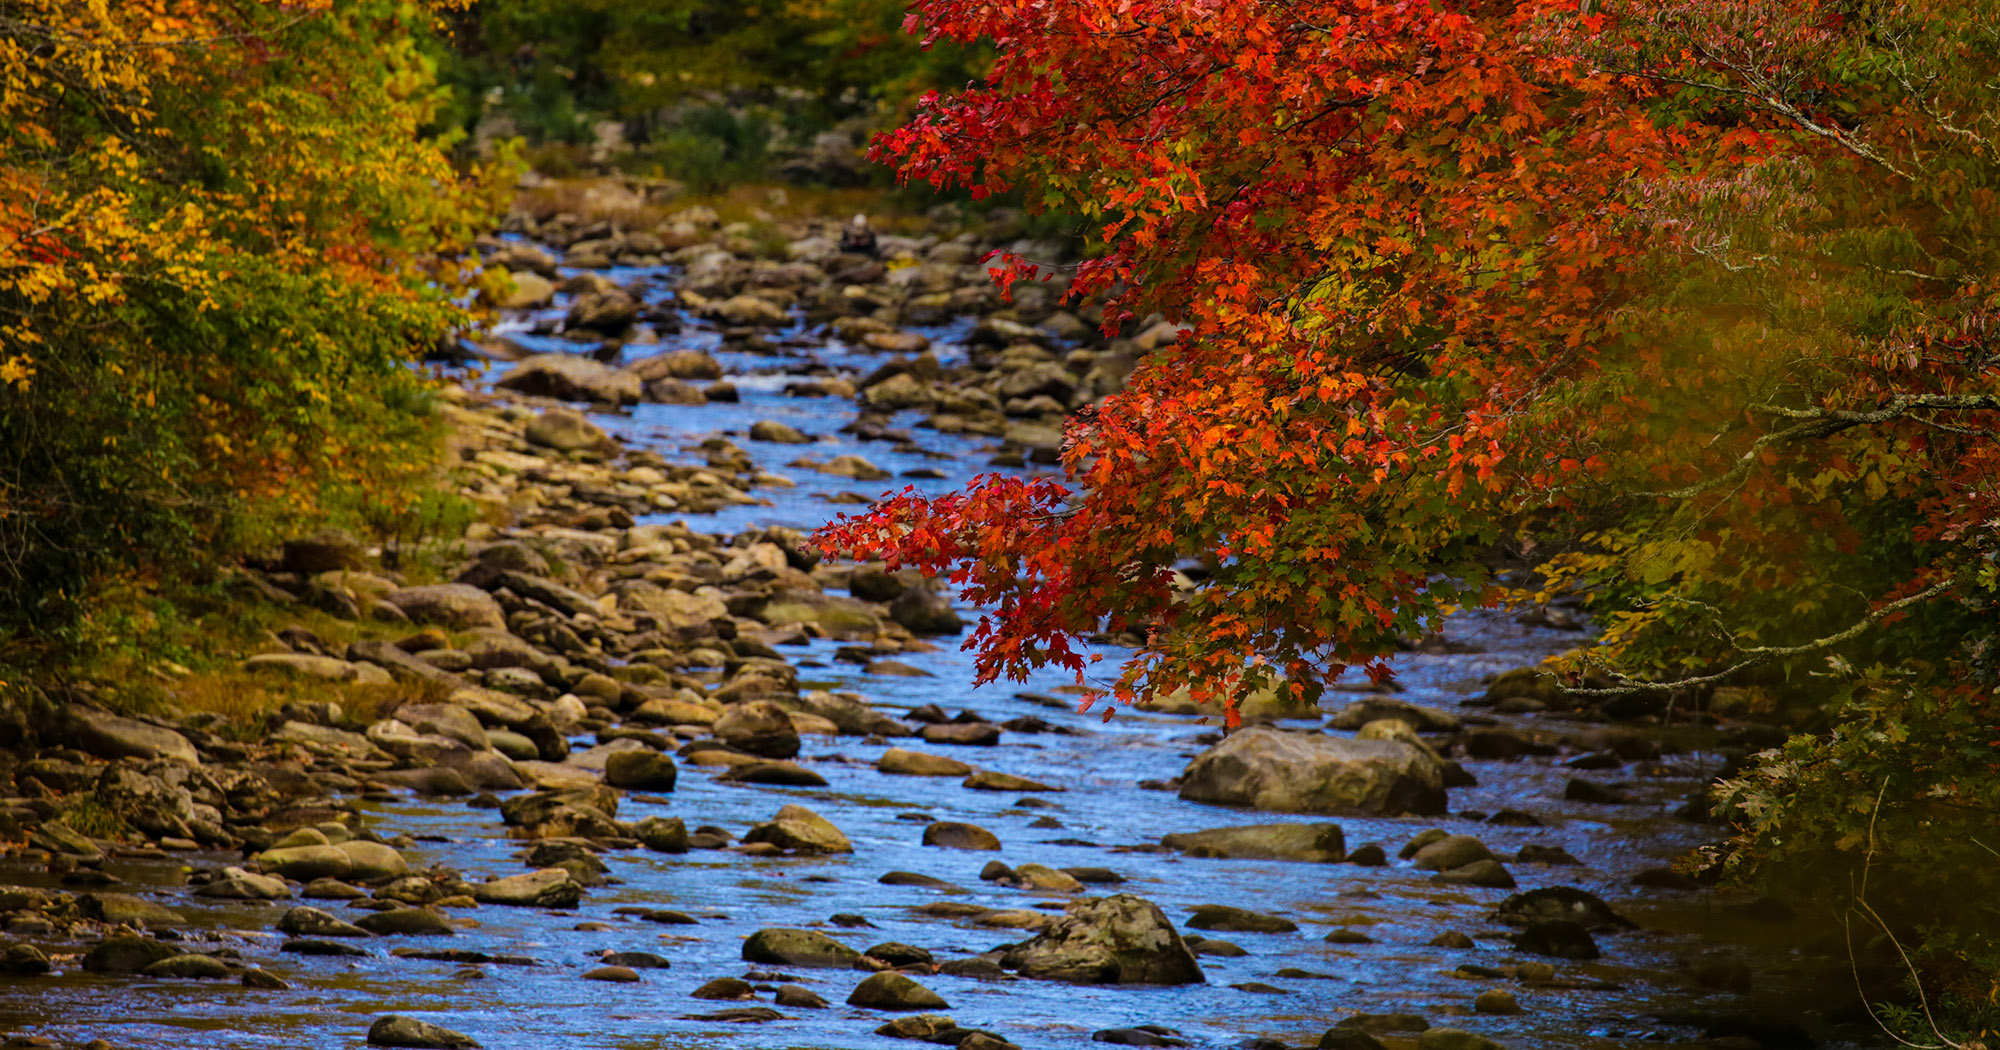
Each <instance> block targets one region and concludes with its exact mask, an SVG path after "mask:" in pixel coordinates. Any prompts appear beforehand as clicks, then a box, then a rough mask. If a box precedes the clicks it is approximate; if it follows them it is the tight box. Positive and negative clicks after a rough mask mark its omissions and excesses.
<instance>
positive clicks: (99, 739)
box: [69, 707, 201, 766]
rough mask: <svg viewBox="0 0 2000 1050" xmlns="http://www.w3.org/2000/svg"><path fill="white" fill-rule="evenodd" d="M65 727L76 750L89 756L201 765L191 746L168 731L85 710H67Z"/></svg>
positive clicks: (181, 737)
mask: <svg viewBox="0 0 2000 1050" xmlns="http://www.w3.org/2000/svg"><path fill="white" fill-rule="evenodd" d="M69 723H70V727H69V728H70V735H71V737H72V738H73V739H75V741H76V743H77V746H79V747H81V748H83V749H84V750H85V751H88V752H90V753H91V754H93V755H98V756H100V757H103V758H143V759H154V758H163V759H168V760H170V761H174V762H181V763H185V764H187V765H191V766H194V765H200V764H201V755H200V754H199V753H198V752H196V751H195V749H194V745H193V744H190V743H188V739H187V737H184V736H182V735H180V734H179V733H176V732H174V731H173V730H171V729H163V728H161V727H159V726H156V725H152V724H150V723H147V722H141V721H139V720H137V719H134V718H122V717H120V716H118V715H114V714H111V713H109V712H106V711H99V710H96V709H94V708H88V707H71V708H70V709H69Z"/></svg>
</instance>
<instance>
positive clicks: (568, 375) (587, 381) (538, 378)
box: [493, 354, 642, 405]
mask: <svg viewBox="0 0 2000 1050" xmlns="http://www.w3.org/2000/svg"><path fill="white" fill-rule="evenodd" d="M493 385H494V386H496V387H499V388H501V389H503V390H515V391H519V392H520V393H523V394H528V395H530V396H532V397H552V398H555V399H556V400H558V401H599V402H603V403H605V404H610V405H636V404H638V403H639V395H640V393H641V385H642V384H641V383H640V381H639V377H638V376H635V375H633V374H632V373H630V372H627V371H624V370H622V369H617V368H611V367H608V366H606V365H604V364H602V363H600V362H597V361H593V360H591V359H590V358H588V357H584V356H582V355H580V354H536V355H534V356H532V357H529V358H526V359H525V360H522V361H521V362H519V363H517V364H516V365H514V367H513V368H511V369H509V370H508V372H507V374H506V375H504V376H502V377H501V378H500V380H499V381H498V382H496V383H494V384H493Z"/></svg>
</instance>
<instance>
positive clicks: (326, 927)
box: [278, 905, 372, 937]
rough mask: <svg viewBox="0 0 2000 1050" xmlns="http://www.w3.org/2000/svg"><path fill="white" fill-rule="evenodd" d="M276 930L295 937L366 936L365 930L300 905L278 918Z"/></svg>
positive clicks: (367, 934)
mask: <svg viewBox="0 0 2000 1050" xmlns="http://www.w3.org/2000/svg"><path fill="white" fill-rule="evenodd" d="M278 931H279V932H280V933H289V934H291V935H293V936H295V937H368V936H372V935H371V934H370V933H369V932H368V931H367V930H364V929H362V928H361V927H359V926H356V925H354V924H353V923H350V922H345V921H343V920H341V919H339V918H337V917H335V916H334V915H332V914H329V913H327V912H324V911H321V910H320V909H318V908H313V907H308V906H305V905H301V906H299V907H296V908H293V909H291V910H289V911H287V912H285V914H284V915H283V916H282V917H280V918H279V919H278Z"/></svg>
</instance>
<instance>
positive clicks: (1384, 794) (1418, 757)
mask: <svg viewBox="0 0 2000 1050" xmlns="http://www.w3.org/2000/svg"><path fill="white" fill-rule="evenodd" d="M1180 797H1182V798H1184V799H1188V800H1190V801H1194V802H1216V803H1221V804H1224V805H1237V806H1251V807H1254V808H1257V809H1267V810H1278V811H1282V812H1291V813H1350V814H1358V815H1380V816H1388V815H1395V814H1399V813H1419V814H1435V813H1442V812H1444V810H1445V790H1444V774H1443V771H1442V769H1441V768H1440V767H1439V764H1438V763H1437V761H1436V760H1434V759H1432V758H1431V757H1430V756H1429V755H1427V754H1425V753H1424V752H1423V751H1421V750H1419V749H1417V748H1414V747H1411V746H1409V745H1407V744H1403V743H1398V742H1395V741H1386V740H1347V739H1343V738H1340V737H1332V736H1325V735H1321V734H1316V733H1287V732H1281V731H1278V730H1274V729H1265V728H1252V729H1246V730H1242V731H1239V732H1237V733H1234V734H1231V735H1230V736H1229V737H1228V738H1227V739H1225V740H1223V741H1222V742H1221V743H1219V744H1216V745H1215V746H1214V747H1211V748H1209V749H1208V750H1207V751H1204V752H1202V753H1201V754H1200V755H1198V756H1196V758H1195V760H1194V761H1193V762H1192V763H1190V764H1189V765H1188V767H1187V771H1186V772H1185V773H1183V774H1182V778H1181V790H1180Z"/></svg>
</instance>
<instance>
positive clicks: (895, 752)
mask: <svg viewBox="0 0 2000 1050" xmlns="http://www.w3.org/2000/svg"><path fill="white" fill-rule="evenodd" d="M875 769H876V771H877V772H881V773H890V774H894V775H897V776H906V777H962V776H966V775H968V774H970V773H972V772H973V768H972V767H971V766H969V765H967V764H965V763H964V762H960V761H959V760H957V759H955V758H946V757H944V756H943V755H929V754H925V753H924V752H922V751H909V750H906V749H904V748H900V747H892V748H890V749H889V750H887V751H884V752H882V757H881V758H879V759H877V760H876V761H875Z"/></svg>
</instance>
